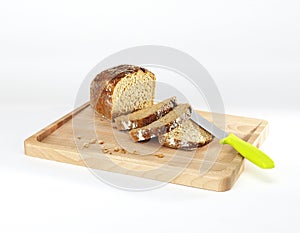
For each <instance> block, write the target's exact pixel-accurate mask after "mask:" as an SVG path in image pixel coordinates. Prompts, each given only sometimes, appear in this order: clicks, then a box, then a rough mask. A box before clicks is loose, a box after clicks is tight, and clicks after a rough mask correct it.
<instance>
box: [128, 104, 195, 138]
mask: <svg viewBox="0 0 300 233" xmlns="http://www.w3.org/2000/svg"><path fill="white" fill-rule="evenodd" d="M172 111H174V110H172ZM191 114H192V108H191V106H188V107H187V109H186V110H185V111H184V112H182V113H180V114H179V115H178V117H177V118H176V119H173V120H171V121H170V122H168V123H166V124H164V125H158V126H157V127H150V125H149V127H148V126H145V127H142V128H136V129H132V130H130V131H129V135H130V137H131V139H132V140H133V141H135V142H138V141H144V140H148V139H150V138H153V137H156V136H160V135H163V134H165V133H168V132H170V131H171V130H172V129H175V128H176V127H178V126H179V125H181V124H182V123H183V122H184V121H186V120H188V119H189V118H190V117H191ZM166 116H167V115H166Z"/></svg>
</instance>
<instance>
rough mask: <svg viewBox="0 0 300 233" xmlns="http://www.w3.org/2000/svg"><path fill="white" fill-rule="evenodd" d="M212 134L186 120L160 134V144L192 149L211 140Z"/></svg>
mask: <svg viewBox="0 0 300 233" xmlns="http://www.w3.org/2000/svg"><path fill="white" fill-rule="evenodd" d="M212 139H213V136H212V135H211V134H210V133H209V132H207V131H206V130H205V129H203V128H201V127H200V126H199V125H198V124H196V123H195V122H194V121H192V120H187V121H185V122H183V123H182V124H181V125H179V126H178V127H177V128H175V129H173V130H172V131H170V132H168V133H166V134H163V135H160V136H159V137H158V141H159V143H160V144H161V145H163V146H166V147H171V148H175V149H183V150H194V149H196V148H198V147H200V146H204V145H206V144H207V143H209V142H211V140H212Z"/></svg>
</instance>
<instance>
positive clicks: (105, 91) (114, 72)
mask: <svg viewBox="0 0 300 233" xmlns="http://www.w3.org/2000/svg"><path fill="white" fill-rule="evenodd" d="M139 70H141V71H143V72H144V73H148V74H150V76H151V77H152V78H153V81H155V75H154V74H153V73H152V72H151V71H149V70H147V69H145V68H142V67H139V66H134V65H119V66H116V67H113V68H110V69H107V70H104V71H102V72H101V73H99V74H98V75H97V76H96V77H95V78H94V80H93V81H92V83H91V86H90V105H91V107H92V108H93V109H94V110H95V111H96V112H97V113H99V114H101V115H103V116H105V117H106V118H108V119H112V118H114V117H115V116H112V107H113V106H112V97H113V93H114V89H115V87H116V85H117V83H118V82H119V81H120V80H121V79H122V78H124V77H125V76H127V75H130V74H134V73H137V72H138V71H139Z"/></svg>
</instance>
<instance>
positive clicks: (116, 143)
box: [24, 103, 268, 191]
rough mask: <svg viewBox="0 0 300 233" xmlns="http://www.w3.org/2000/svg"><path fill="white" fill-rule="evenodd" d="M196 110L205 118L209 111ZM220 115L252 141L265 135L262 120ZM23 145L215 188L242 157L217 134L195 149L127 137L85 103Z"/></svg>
mask: <svg viewBox="0 0 300 233" xmlns="http://www.w3.org/2000/svg"><path fill="white" fill-rule="evenodd" d="M199 113H200V114H201V115H202V116H204V117H205V118H207V119H208V120H210V117H211V114H210V113H208V112H200V111H199ZM225 117H226V130H227V131H228V132H231V133H234V134H236V135H238V136H239V137H241V138H243V139H244V140H245V141H248V142H249V143H251V144H253V145H255V146H257V147H259V146H260V145H261V144H262V142H263V141H264V140H265V138H266V136H267V133H268V123H267V121H265V120H259V119H253V118H246V117H240V116H232V115H226V116H225ZM96 139H97V141H96ZM95 141H96V143H95ZM98 142H100V143H103V144H99V143H98ZM24 145H25V154H26V155H30V156H34V157H38V158H43V159H49V160H55V161H59V162H63V163H71V164H75V165H81V166H88V167H90V168H93V169H101V170H106V171H111V172H118V173H123V174H127V175H134V176H139V177H143V178H149V179H154V180H160V181H165V182H170V183H174V184H181V185H186V186H191V187H196V188H203V189H208V190H215V191H226V190H229V189H231V188H232V186H233V184H234V183H235V182H236V180H237V179H238V177H239V176H240V174H241V172H242V170H243V167H244V159H243V157H241V156H240V155H239V154H238V153H237V152H236V151H235V150H234V149H233V148H231V147H230V146H228V145H219V143H218V140H217V139H214V140H213V141H212V142H211V143H209V144H208V145H206V146H204V147H201V148H199V149H197V150H196V151H182V150H175V149H170V148H166V147H161V146H160V145H159V143H158V142H157V140H156V139H153V140H150V141H148V142H146V143H133V142H131V140H130V138H129V136H128V133H124V132H117V131H116V130H113V129H112V127H111V123H110V122H109V121H107V120H105V119H102V118H100V117H99V116H96V115H94V112H93V110H92V109H91V107H90V105H89V103H87V104H85V105H83V106H81V107H79V108H78V109H76V110H74V111H73V112H71V113H69V114H67V115H66V116H64V117H62V118H61V119H59V120H57V121H56V122H54V123H53V124H51V125H49V126H47V127H45V128H44V129H42V130H41V131H39V132H37V133H36V134H34V135H33V136H31V137H29V138H28V139H26V140H25V142H24ZM121 148H125V149H126V151H125V150H122V149H121Z"/></svg>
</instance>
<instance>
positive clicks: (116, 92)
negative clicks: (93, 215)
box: [90, 65, 156, 119]
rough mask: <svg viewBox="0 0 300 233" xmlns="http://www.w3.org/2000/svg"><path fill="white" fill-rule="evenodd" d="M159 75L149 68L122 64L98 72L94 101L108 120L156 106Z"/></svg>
mask: <svg viewBox="0 0 300 233" xmlns="http://www.w3.org/2000/svg"><path fill="white" fill-rule="evenodd" d="M155 80H156V78H155V75H154V74H153V73H152V72H150V71H149V70H147V69H145V68H142V67H138V66H133V65H120V66H116V67H113V68H110V69H107V70H104V71H102V72H101V73H100V74H98V75H97V76H96V77H95V78H94V80H93V81H92V83H91V86H90V104H91V107H92V108H93V109H94V110H95V112H97V113H99V114H100V115H102V116H105V117H106V118H108V119H113V118H115V117H117V116H120V115H124V114H128V113H131V112H134V111H136V110H139V109H142V108H147V107H149V106H152V105H153V100H154V91H155Z"/></svg>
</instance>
